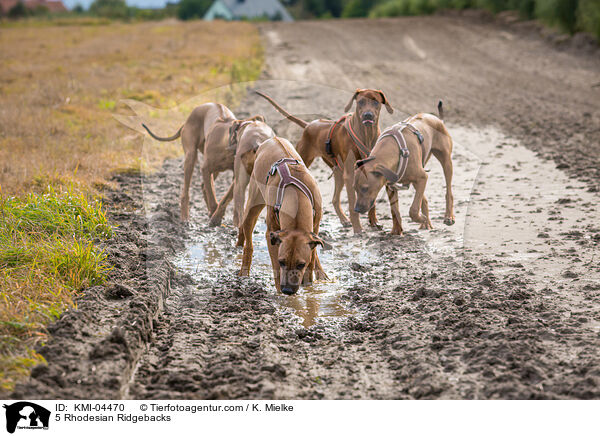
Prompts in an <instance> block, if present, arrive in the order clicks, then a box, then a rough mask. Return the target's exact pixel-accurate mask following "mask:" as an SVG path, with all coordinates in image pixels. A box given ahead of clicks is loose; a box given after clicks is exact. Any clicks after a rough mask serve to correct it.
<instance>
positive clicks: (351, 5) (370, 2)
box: [342, 0, 377, 18]
mask: <svg viewBox="0 0 600 436" xmlns="http://www.w3.org/2000/svg"><path fill="white" fill-rule="evenodd" d="M376 3H377V2H376V0H350V2H348V3H347V4H346V6H345V7H344V10H343V11H342V17H344V18H354V17H366V16H367V15H369V11H370V10H371V9H372V8H373V7H374V6H375V5H376Z"/></svg>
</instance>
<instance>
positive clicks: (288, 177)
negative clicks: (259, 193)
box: [267, 157, 315, 222]
mask: <svg viewBox="0 0 600 436" xmlns="http://www.w3.org/2000/svg"><path fill="white" fill-rule="evenodd" d="M288 164H290V165H300V162H298V161H297V160H296V159H292V158H289V157H287V158H283V159H279V160H278V161H277V162H275V163H274V164H273V165H271V169H270V170H269V174H267V181H269V177H270V176H274V175H275V173H277V172H278V173H279V177H280V181H279V186H277V197H276V199H275V205H274V206H273V210H274V212H275V218H276V219H277V222H279V210H280V209H281V204H282V203H283V193H284V190H285V188H286V187H287V186H289V185H294V186H295V187H296V188H298V189H299V190H300V191H301V192H302V193H303V194H304V195H306V197H307V198H308V199H309V200H310V204H311V205H312V208H313V215H314V213H315V202H314V199H313V195H312V192H311V191H310V189H308V186H306V185H305V184H304V182H302V180H300V179H298V178H296V177H294V176H292V174H291V173H290V169H289V168H288Z"/></svg>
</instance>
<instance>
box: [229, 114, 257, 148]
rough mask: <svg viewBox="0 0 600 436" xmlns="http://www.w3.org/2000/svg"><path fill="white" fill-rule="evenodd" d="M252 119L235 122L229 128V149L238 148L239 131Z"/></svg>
mask: <svg viewBox="0 0 600 436" xmlns="http://www.w3.org/2000/svg"><path fill="white" fill-rule="evenodd" d="M251 122H252V121H243V122H241V123H239V124H238V123H233V124H232V125H231V127H230V128H229V149H230V150H234V151H235V150H236V149H237V146H238V141H237V132H238V131H239V130H240V129H241V128H242V127H244V126H245V125H246V124H250V123H251Z"/></svg>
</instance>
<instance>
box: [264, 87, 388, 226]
mask: <svg viewBox="0 0 600 436" xmlns="http://www.w3.org/2000/svg"><path fill="white" fill-rule="evenodd" d="M257 94H258V95H260V96H261V97H263V98H265V99H266V100H267V101H268V102H269V103H271V104H272V105H273V106H274V107H275V109H277V110H278V111H279V112H280V113H281V114H282V115H283V116H285V117H286V118H287V119H289V120H290V121H292V122H294V123H296V124H297V125H299V126H300V127H302V128H303V129H304V131H303V132H302V137H301V138H300V140H299V141H298V144H296V149H297V150H298V153H300V156H301V157H302V159H303V160H304V162H305V163H306V166H307V167H310V165H311V164H312V162H313V160H314V159H315V158H317V157H321V158H322V159H323V161H324V162H325V163H326V164H327V165H328V166H329V167H330V168H333V176H334V180H335V188H334V193H333V201H332V203H333V207H334V209H335V212H336V214H337V216H338V217H339V219H340V221H341V223H342V225H343V226H344V227H347V226H350V225H352V228H353V229H354V233H360V232H361V231H362V226H361V224H360V220H359V214H358V213H357V212H356V211H355V201H356V199H355V196H354V189H353V186H354V163H355V162H356V161H357V160H360V159H364V158H366V157H367V156H368V155H369V153H370V152H371V149H372V148H373V146H374V145H375V141H376V140H377V138H378V137H379V133H380V130H379V113H380V111H381V106H385V108H386V109H387V111H388V112H389V113H390V114H391V113H393V112H394V109H393V108H392V106H391V105H390V103H389V102H388V100H387V98H386V96H385V94H384V93H383V92H382V91H379V90H375V89H357V90H356V91H355V92H354V94H353V95H352V98H351V99H350V101H349V102H348V104H347V105H346V107H345V108H344V111H345V112H348V111H349V110H350V109H351V108H352V105H353V104H354V102H356V110H355V111H354V112H352V113H347V114H346V115H344V116H343V117H342V118H340V119H339V120H337V121H333V120H323V119H320V120H314V121H311V122H310V123H309V122H306V121H304V120H301V119H299V118H297V117H295V116H293V115H291V114H289V113H288V112H287V111H286V110H285V109H283V108H282V107H281V106H280V105H279V104H277V103H276V102H275V101H274V100H273V99H272V98H270V97H269V96H267V95H265V94H262V93H260V92H258V91H257ZM344 185H345V186H346V193H347V194H348V203H349V212H350V220H348V218H347V217H346V215H345V214H344V212H343V211H342V208H341V206H340V194H341V192H342V188H343V187H344ZM369 225H371V226H373V227H375V226H377V216H376V214H375V205H373V207H372V208H371V209H370V210H369Z"/></svg>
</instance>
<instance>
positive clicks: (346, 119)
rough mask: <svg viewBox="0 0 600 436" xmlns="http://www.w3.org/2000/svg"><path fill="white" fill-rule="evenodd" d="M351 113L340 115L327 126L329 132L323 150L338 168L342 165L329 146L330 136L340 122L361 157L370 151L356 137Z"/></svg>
mask: <svg viewBox="0 0 600 436" xmlns="http://www.w3.org/2000/svg"><path fill="white" fill-rule="evenodd" d="M352 115H353V114H351V113H350V114H346V115H344V116H342V117H341V118H340V119H339V120H337V121H336V122H335V123H333V125H332V126H331V127H330V128H329V133H327V140H326V141H325V151H326V152H327V154H328V155H329V156H331V157H332V158H333V160H334V161H335V164H336V165H337V166H338V167H339V168H340V169H342V165H341V164H340V163H339V161H338V159H337V156H336V155H335V153H334V152H333V149H332V148H331V137H332V136H333V132H334V130H335V128H336V127H337V126H339V125H340V124H344V127H345V128H346V131H347V132H348V134H349V135H350V138H351V139H352V142H354V145H356V148H358V151H359V152H360V154H361V155H362V157H363V159H364V158H366V157H367V156H368V155H369V153H370V150H369V147H367V146H366V145H365V143H364V142H362V141H361V140H360V138H359V137H358V135H357V134H356V132H355V131H354V129H353V128H352V123H351V121H352Z"/></svg>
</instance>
